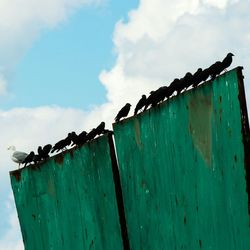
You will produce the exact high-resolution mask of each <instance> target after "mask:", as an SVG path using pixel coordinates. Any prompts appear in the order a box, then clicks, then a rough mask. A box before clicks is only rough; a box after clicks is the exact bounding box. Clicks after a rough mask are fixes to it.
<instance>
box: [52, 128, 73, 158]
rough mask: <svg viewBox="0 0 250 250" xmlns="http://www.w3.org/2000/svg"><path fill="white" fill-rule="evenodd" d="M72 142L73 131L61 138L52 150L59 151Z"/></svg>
mask: <svg viewBox="0 0 250 250" xmlns="http://www.w3.org/2000/svg"><path fill="white" fill-rule="evenodd" d="M70 144H71V133H69V134H68V136H67V137H66V138H65V139H62V140H60V141H59V142H57V143H56V144H55V145H54V147H53V148H52V150H51V153H54V152H58V151H59V150H61V149H64V148H66V147H67V146H69V145H70Z"/></svg>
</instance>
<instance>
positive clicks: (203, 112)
mask: <svg viewBox="0 0 250 250" xmlns="http://www.w3.org/2000/svg"><path fill="white" fill-rule="evenodd" d="M211 99H212V94H211V93H208V94H203V93H199V94H198V93H197V94H196V95H195V96H192V97H191V98H190V100H189V109H188V110H189V130H190V134H191V136H192V139H193V142H194V145H195V147H196V148H197V150H198V151H199V152H200V154H201V156H202V158H203V159H204V160H205V162H206V163H207V166H209V167H210V166H211V152H212V123H211V113H212V109H213V107H212V100H211Z"/></svg>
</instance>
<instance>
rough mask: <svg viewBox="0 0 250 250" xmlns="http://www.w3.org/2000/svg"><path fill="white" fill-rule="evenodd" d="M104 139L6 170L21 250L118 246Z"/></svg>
mask: <svg viewBox="0 0 250 250" xmlns="http://www.w3.org/2000/svg"><path fill="white" fill-rule="evenodd" d="M109 136H110V135H109ZM109 140H110V138H108V135H104V136H102V137H99V138H98V139H96V140H94V141H92V142H90V143H87V144H85V145H84V146H83V147H81V148H80V149H76V150H70V151H68V152H66V153H63V154H60V155H58V156H56V157H54V158H51V159H50V160H48V161H46V162H44V163H42V164H40V165H37V166H33V167H26V168H24V169H22V170H19V171H14V172H11V183H12V188H13V192H14V196H15V202H16V207H17V211H18V217H19V221H20V225H21V230H22V235H23V241H24V245H25V249H26V250H40V249H41V250H49V249H53V250H78V249H79V250H83V249H106V250H111V249H122V248H123V247H122V245H123V244H122V237H121V230H120V223H119V215H118V209H117V205H116V204H117V203H116V194H115V188H114V182H113V174H112V161H111V156H110V146H109Z"/></svg>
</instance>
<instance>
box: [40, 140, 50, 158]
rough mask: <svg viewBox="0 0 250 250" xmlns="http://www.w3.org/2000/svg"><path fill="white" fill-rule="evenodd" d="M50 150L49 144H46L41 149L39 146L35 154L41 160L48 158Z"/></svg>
mask: <svg viewBox="0 0 250 250" xmlns="http://www.w3.org/2000/svg"><path fill="white" fill-rule="evenodd" d="M51 148H52V145H51V144H47V145H45V146H43V148H42V147H41V146H39V147H38V149H37V152H38V155H39V156H40V157H41V160H42V159H47V158H49V153H50V150H51Z"/></svg>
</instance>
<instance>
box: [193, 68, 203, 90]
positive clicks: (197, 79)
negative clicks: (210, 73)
mask: <svg viewBox="0 0 250 250" xmlns="http://www.w3.org/2000/svg"><path fill="white" fill-rule="evenodd" d="M202 72H203V70H202V68H198V69H197V71H196V72H195V73H194V74H193V80H192V83H193V84H192V87H194V88H196V87H197V86H198V84H200V83H201V82H202Z"/></svg>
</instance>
